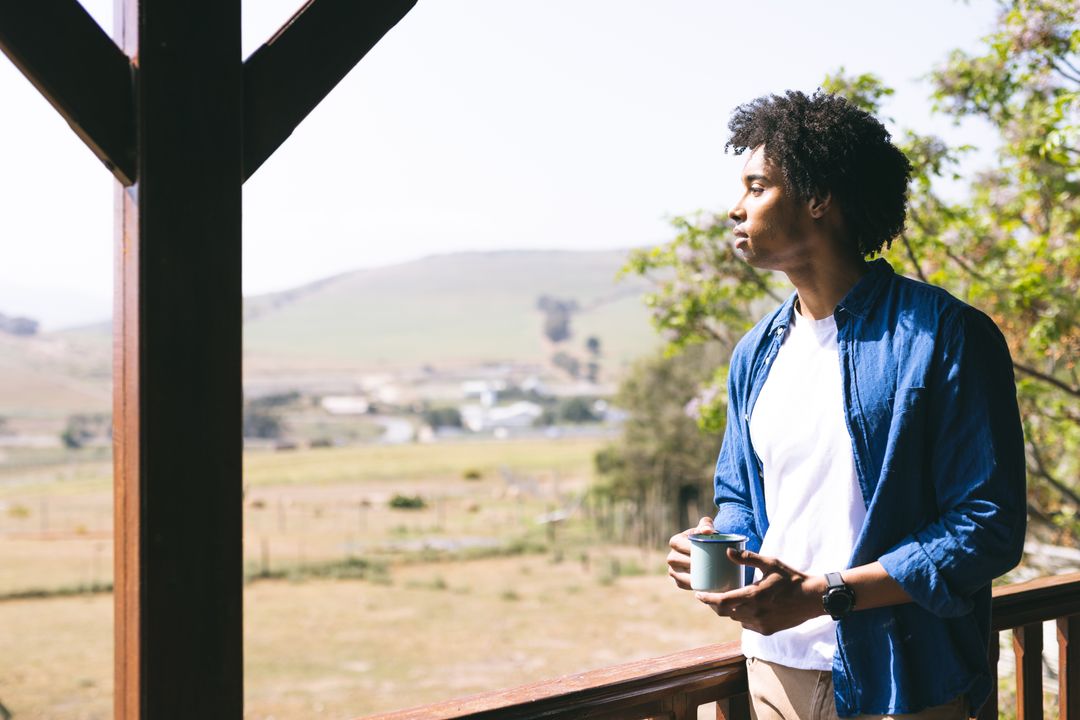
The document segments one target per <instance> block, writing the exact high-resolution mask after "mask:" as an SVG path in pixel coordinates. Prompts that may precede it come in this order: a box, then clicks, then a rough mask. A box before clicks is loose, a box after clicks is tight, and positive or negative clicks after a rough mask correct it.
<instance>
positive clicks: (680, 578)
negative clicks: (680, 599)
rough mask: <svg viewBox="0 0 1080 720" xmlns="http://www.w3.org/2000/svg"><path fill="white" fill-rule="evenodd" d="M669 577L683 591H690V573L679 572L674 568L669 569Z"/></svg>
mask: <svg viewBox="0 0 1080 720" xmlns="http://www.w3.org/2000/svg"><path fill="white" fill-rule="evenodd" d="M667 574H668V576H669V577H670V578H671V579H672V580H674V581H675V584H676V585H677V586H678V587H679V588H680V589H682V590H689V589H690V573H688V572H687V573H683V572H677V571H676V570H674V569H672V568H668V572H667Z"/></svg>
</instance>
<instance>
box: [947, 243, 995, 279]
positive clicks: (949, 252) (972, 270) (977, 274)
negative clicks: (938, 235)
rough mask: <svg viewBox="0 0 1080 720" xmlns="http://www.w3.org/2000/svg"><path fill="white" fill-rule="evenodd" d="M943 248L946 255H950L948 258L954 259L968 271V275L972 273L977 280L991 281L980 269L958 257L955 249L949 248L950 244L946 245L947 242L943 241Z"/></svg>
mask: <svg viewBox="0 0 1080 720" xmlns="http://www.w3.org/2000/svg"><path fill="white" fill-rule="evenodd" d="M941 249H942V250H943V251H944V253H945V255H946V256H947V257H948V258H949V259H950V260H952V261H953V262H954V263H956V264H957V265H959V266H960V268H961V269H962V270H963V271H964V272H966V273H967V274H968V275H970V276H971V277H973V278H975V279H976V280H978V281H980V282H989V281H988V280H987V279H986V276H985V275H983V274H982V273H980V272H979V271H978V270H976V269H975V268H973V267H971V266H970V265H968V264H967V263H966V262H965V261H963V260H961V259H960V258H959V257H958V256H957V255H956V254H955V253H953V251H952V250H950V249H949V246H948V245H946V244H945V243H942V244H941Z"/></svg>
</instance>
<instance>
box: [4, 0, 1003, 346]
mask: <svg viewBox="0 0 1080 720" xmlns="http://www.w3.org/2000/svg"><path fill="white" fill-rule="evenodd" d="M300 1H301V0H245V2H244V3H243V10H244V43H243V45H244V54H245V56H246V55H248V54H250V52H252V51H253V50H254V49H255V47H257V46H258V45H259V44H260V43H261V42H262V41H263V40H264V39H265V38H266V37H268V36H269V35H270V34H271V33H272V32H273V31H274V30H275V29H276V28H277V27H278V26H279V25H280V24H281V22H282V21H283V20H285V19H286V18H287V17H288V16H289V15H290V14H291V13H292V11H293V10H294V9H295V8H296V7H298V6H299V4H300ZM84 5H85V6H86V8H87V10H88V11H89V12H90V13H91V15H93V16H94V18H95V19H96V20H97V21H98V22H99V23H100V24H101V25H102V27H104V28H106V29H107V30H111V28H112V0H85V2H84ZM995 7H996V6H995V3H993V2H991V1H990V0H973V1H972V2H971V3H970V4H965V3H961V2H946V1H944V0H905V1H904V2H866V0H858V1H855V0H850V1H849V0H844V1H840V0H835V1H831V2H812V3H811V2H796V1H795V0H792V1H790V2H776V1H774V2H768V1H764V0H763V1H761V2H756V3H734V2H724V1H723V0H676V1H674V2H672V1H668V2H661V1H659V0H420V2H419V3H418V4H417V7H416V8H415V9H413V10H412V11H411V12H410V13H409V14H408V15H407V16H406V17H405V19H404V20H403V21H402V22H401V23H399V24H398V26H397V27H395V28H394V29H393V30H391V32H390V33H389V34H388V35H387V36H386V37H385V38H384V39H383V40H382V41H381V42H380V43H379V45H377V46H376V47H375V49H374V50H373V51H372V52H371V53H369V54H368V56H367V57H366V58H365V59H364V60H362V61H361V62H360V64H359V65H358V66H357V67H356V68H355V69H354V70H353V71H352V73H350V74H349V76H348V77H346V78H345V80H343V81H342V83H341V84H340V85H338V87H337V88H336V89H335V90H334V91H333V92H332V93H331V94H330V96H329V97H328V98H327V99H326V100H324V101H323V103H322V105H320V106H319V107H318V108H317V109H316V110H315V111H314V112H313V113H312V114H311V115H310V116H309V117H308V118H307V120H305V121H304V123H303V124H302V125H301V126H300V127H299V128H298V129H297V130H296V132H294V133H293V135H292V137H290V138H289V140H287V141H286V143H285V144H284V146H283V147H282V148H281V149H279V150H278V152H277V153H276V154H275V155H274V156H273V157H272V158H271V159H270V160H269V161H268V162H267V163H266V164H265V165H264V166H263V167H262V168H261V169H260V170H259V171H258V173H257V174H256V175H255V176H254V177H253V178H252V179H251V180H250V181H249V182H248V183H247V185H246V186H245V189H244V290H245V293H247V294H254V293H261V292H267V291H270V290H278V289H284V288H288V287H292V286H295V285H298V284H302V283H304V282H308V281H311V280H314V279H318V278H320V277H325V276H327V275H331V274H336V273H340V272H344V271H347V270H352V269H356V268H360V267H368V266H374V265H386V264H390V263H394V262H400V261H403V260H408V259H412V258H417V257H422V256H425V255H429V254H432V253H440V252H452V251H458V250H492V249H514V248H567V249H601V248H617V247H628V246H632V245H643V244H650V243H658V242H662V241H665V240H667V239H670V237H671V235H672V232H671V230H670V229H669V226H668V224H667V221H666V218H667V217H669V216H671V215H673V214H679V213H685V212H690V211H693V210H695V209H699V208H709V209H717V208H722V207H726V206H727V204H728V203H729V202H730V201H731V200H732V199H733V198H734V194H735V190H736V182H737V177H738V171H739V169H740V168H741V165H742V162H743V159H741V158H734V157H731V156H726V157H725V155H724V153H723V146H724V141H725V140H726V123H727V119H728V116H729V115H730V113H731V111H732V109H733V108H734V107H735V106H736V105H738V104H739V103H741V102H745V101H747V100H750V99H752V98H754V97H756V96H759V95H762V94H765V93H769V92H779V91H782V90H785V89H789V88H792V89H800V90H804V91H812V90H813V89H814V88H815V87H817V85H818V84H819V83H820V82H821V80H822V78H823V77H824V75H825V74H826V73H829V72H833V71H835V70H836V69H837V68H839V67H840V66H844V67H845V68H847V70H848V71H849V72H852V73H856V72H867V71H870V72H875V73H877V74H879V75H881V76H882V77H883V78H884V79H885V80H886V82H888V83H890V84H891V85H893V86H894V87H895V88H896V90H897V95H896V96H895V97H894V99H893V101H891V102H890V104H889V105H888V106H887V107H886V113H887V114H889V115H891V116H893V117H894V118H896V120H897V124H898V125H900V126H906V127H913V128H916V129H919V130H922V131H935V132H938V133H940V134H942V135H944V136H945V137H946V138H947V139H950V140H952V141H953V142H974V143H976V144H983V145H988V144H990V143H991V142H992V136H991V135H990V134H989V133H988V132H987V131H986V130H985V129H983V128H981V127H979V126H969V127H965V128H961V129H956V128H953V127H951V126H950V124H949V122H948V121H947V120H944V119H941V118H937V119H934V118H931V117H930V113H929V102H928V100H927V97H928V94H929V86H928V84H927V83H926V82H925V81H922V80H920V79H919V78H920V76H922V75H924V74H925V73H927V72H928V71H929V70H930V69H931V68H932V67H933V66H934V65H935V64H937V63H939V62H940V61H941V60H942V59H943V58H944V57H945V55H946V53H947V52H948V50H949V49H951V48H954V47H963V48H968V49H972V48H974V47H976V41H977V39H978V38H979V37H980V36H981V35H983V34H985V33H986V32H987V31H988V30H989V29H990V26H991V23H992V20H993V17H994V13H995V12H996V9H995ZM73 61H76V62H77V59H73ZM0 97H2V98H3V99H4V112H3V114H2V115H0V123H2V125H0V158H2V159H3V164H2V166H0V248H2V250H3V254H2V258H3V260H2V261H0V313H6V314H28V315H30V316H32V317H35V318H38V319H40V320H42V321H43V322H44V323H45V325H46V327H51V328H56V327H60V326H64V325H69V324H74V323H82V322H91V321H96V320H102V319H105V318H106V317H107V316H108V314H109V312H110V302H111V301H110V299H109V298H110V294H111V287H112V254H113V182H114V181H113V180H112V176H111V175H110V174H109V173H108V172H107V171H106V170H105V169H104V167H103V166H101V165H100V164H99V163H98V161H97V159H96V158H95V157H94V156H93V154H92V153H91V152H90V151H89V150H88V149H87V148H86V147H85V146H83V145H82V143H81V141H79V140H78V138H76V136H75V134H74V133H73V132H71V130H70V129H69V128H68V127H67V125H66V124H65V123H64V122H63V120H61V119H60V117H59V116H58V115H57V114H56V112H55V111H54V110H53V109H52V108H51V106H49V105H48V103H47V102H45V100H44V99H43V98H41V97H40V95H39V94H38V93H37V91H36V90H35V89H34V88H33V87H32V86H31V85H30V84H29V82H28V81H26V79H25V78H23V77H22V75H21V74H20V73H19V72H18V71H17V70H16V69H15V67H14V66H13V65H12V64H11V63H10V61H8V60H7V59H6V58H5V57H3V56H0ZM985 157H986V156H984V159H983V162H985V161H986V159H985Z"/></svg>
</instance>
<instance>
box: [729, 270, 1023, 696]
mask: <svg viewBox="0 0 1080 720" xmlns="http://www.w3.org/2000/svg"><path fill="white" fill-rule="evenodd" d="M794 301H795V295H792V297H791V298H789V299H788V301H787V302H785V303H784V304H783V305H782V306H781V307H780V308H778V309H777V310H776V311H774V312H773V313H772V314H771V315H769V316H768V317H766V318H764V319H763V320H762V321H761V322H759V323H758V324H757V325H756V326H755V327H754V328H753V329H752V330H751V331H750V332H749V333H748V334H747V335H746V336H745V337H744V338H743V339H742V340H741V341H740V342H739V344H738V346H736V348H735V351H734V353H733V355H732V359H731V368H730V373H729V376H728V416H727V428H726V430H725V433H724V441H723V446H722V447H721V450H720V457H719V459H718V460H717V463H716V477H715V486H716V498H715V499H716V505H717V507H718V509H719V513H718V514H717V516H716V521H715V525H716V528H717V530H718V531H720V532H739V533H743V534H745V535H746V536H747V537H748V538H749V542H748V543H747V546H748V548H749V549H751V550H755V551H756V550H758V549H759V548H760V547H761V539H762V538H763V537H764V535H765V531H766V529H767V528H768V527H769V521H768V518H767V517H766V514H765V492H764V485H763V479H762V478H763V475H762V468H761V462H760V460H759V459H758V456H757V454H756V453H755V452H754V448H753V445H752V444H751V441H750V415H751V413H752V411H753V407H754V401H755V400H756V399H757V397H758V393H759V392H761V388H762V385H764V383H765V378H766V376H767V375H768V373H769V368H770V366H771V364H772V361H773V359H774V358H775V357H776V354H777V351H778V350H779V348H780V344H781V342H782V341H783V337H784V333H785V332H786V329H787V326H788V323H789V322H790V321H791V314H792V310H793V305H794ZM835 319H836V326H837V342H838V344H839V353H840V363H841V377H842V381H843V393H844V398H843V400H844V409H845V415H846V418H847V426H848V432H849V434H850V435H851V445H852V450H853V451H854V456H855V471H856V474H857V476H858V480H859V486H860V487H861V489H862V496H863V501H864V502H865V504H866V520H865V523H864V525H863V528H862V531H861V532H860V534H859V536H858V539H857V540H856V543H855V548H854V551H853V553H852V556H851V559H850V563H849V567H855V566H859V565H864V564H866V563H871V562H874V561H875V560H877V561H880V562H881V564H882V565H883V566H884V567H885V570H886V571H887V572H888V573H889V575H890V576H891V577H892V578H894V579H895V580H896V581H897V582H898V583H899V584H900V585H901V586H902V587H903V589H904V590H905V591H906V592H907V593H908V595H910V596H911V597H912V598H913V599H914V601H915V602H914V603H908V604H904V605H895V606H891V607H883V608H876V609H868V610H859V609H858V599H856V610H855V611H854V612H852V613H850V614H849V615H848V616H847V617H846V618H844V619H843V620H841V621H840V622H839V623H838V624H837V633H836V634H837V650H836V655H835V656H834V658H833V669H832V676H833V685H834V692H835V696H836V707H837V711H838V713H839V714H840V715H841V716H842V717H848V716H852V715H858V714H864V713H867V714H886V713H912V712H917V711H919V710H922V709H924V708H927V707H932V706H934V705H939V704H942V703H945V702H948V701H950V700H952V699H954V698H955V697H957V696H958V695H960V694H961V693H964V694H966V695H967V698H968V707H969V708H970V710H971V713H972V715H974V714H975V712H976V710H977V709H978V708H979V706H980V705H982V703H983V702H984V701H985V700H986V698H987V697H988V696H989V694H990V693H991V692H996V690H997V689H996V687H993V685H992V680H991V675H990V669H989V664H988V660H987V649H988V647H989V645H988V643H989V637H990V582H991V580H993V579H994V578H995V577H997V576H999V575H1001V574H1003V573H1005V572H1006V571H1008V570H1009V569H1011V568H1012V567H1014V566H1015V565H1016V564H1017V563H1018V562H1019V561H1020V557H1021V553H1022V551H1023V545H1024V532H1025V526H1026V501H1025V464H1024V438H1023V430H1022V428H1021V424H1020V415H1019V411H1018V409H1017V404H1016V386H1015V382H1014V379H1013V370H1012V362H1011V360H1010V358H1009V350H1008V347H1007V346H1006V344H1005V339H1004V338H1003V337H1002V335H1001V332H1000V331H999V330H998V329H997V327H996V326H995V325H994V323H993V321H991V320H990V318H988V317H987V316H986V315H984V314H983V313H981V312H979V311H978V310H976V309H974V308H972V307H970V306H968V305H965V304H964V303H962V302H960V301H959V300H957V299H956V298H954V297H952V296H951V295H949V294H948V293H947V292H945V291H944V290H942V289H940V288H937V287H934V286H931V285H927V284H925V283H920V282H916V281H914V280H911V279H908V278H905V277H902V276H899V275H896V274H895V273H894V272H893V269H892V267H890V266H889V264H888V263H887V262H886V261H885V260H883V259H878V260H875V261H874V262H872V263H870V265H869V272H868V273H867V274H866V275H864V276H863V277H862V278H861V279H860V280H859V282H858V283H857V284H856V285H855V287H853V288H852V289H851V291H850V292H849V293H848V294H847V296H845V297H844V299H843V300H842V301H841V302H840V304H839V305H838V306H837V308H836V311H835ZM819 520H820V522H823V523H826V522H829V521H830V518H827V517H822V518H819ZM780 559H781V560H783V558H780ZM837 570H843V568H837ZM751 573H752V569H750V568H748V572H747V576H748V581H749V579H750V577H751Z"/></svg>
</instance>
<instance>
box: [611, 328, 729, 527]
mask: <svg viewBox="0 0 1080 720" xmlns="http://www.w3.org/2000/svg"><path fill="white" fill-rule="evenodd" d="M726 357H727V353H726V351H725V350H724V348H722V347H721V346H720V345H719V344H717V343H698V344H695V345H693V346H691V347H687V348H686V349H685V351H684V352H681V353H678V354H675V355H665V354H659V355H656V356H653V357H649V358H645V359H643V360H640V361H638V362H637V364H635V366H634V367H633V369H632V370H631V372H630V374H629V375H628V376H627V377H626V379H625V380H624V381H623V382H622V384H621V386H620V388H619V392H618V394H617V395H616V397H615V404H616V405H617V406H618V407H620V408H622V409H623V410H625V411H626V412H627V413H629V417H628V419H627V420H626V423H625V424H624V426H623V432H622V435H621V437H620V438H619V440H618V441H617V442H615V443H613V444H611V445H609V446H607V447H605V448H603V449H602V450H601V451H600V452H599V453H597V456H596V469H597V472H598V474H599V475H600V478H601V483H600V486H599V487H600V491H601V492H603V493H606V494H608V495H609V496H610V497H611V498H613V499H614V500H616V501H623V502H628V503H630V504H631V505H632V507H633V513H632V515H633V517H635V518H637V519H638V520H639V524H640V527H639V532H638V539H639V540H640V541H641V542H643V543H645V544H647V545H657V544H659V543H662V542H664V541H666V540H667V538H668V537H669V536H670V535H671V533H672V532H673V530H672V528H678V529H683V528H685V527H689V523H695V522H697V520H698V517H700V514H699V513H703V512H709V510H710V509H711V508H712V500H711V498H712V473H713V464H714V463H715V461H716V454H717V452H718V451H719V449H720V436H719V435H718V434H716V433H712V432H705V431H703V430H702V429H701V428H700V427H698V423H697V421H696V419H695V416H696V413H697V408H696V406H695V404H694V403H695V402H696V400H695V393H696V392H697V388H698V386H699V385H700V384H701V383H702V382H703V381H704V380H706V379H707V378H708V377H709V376H710V375H711V372H712V368H714V367H716V365H717V364H719V363H721V362H723V361H724V360H725V358H726Z"/></svg>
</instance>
